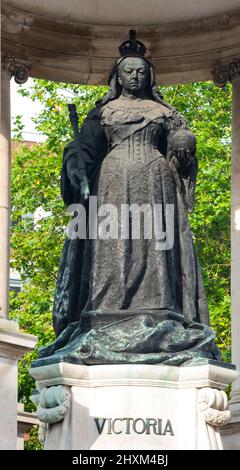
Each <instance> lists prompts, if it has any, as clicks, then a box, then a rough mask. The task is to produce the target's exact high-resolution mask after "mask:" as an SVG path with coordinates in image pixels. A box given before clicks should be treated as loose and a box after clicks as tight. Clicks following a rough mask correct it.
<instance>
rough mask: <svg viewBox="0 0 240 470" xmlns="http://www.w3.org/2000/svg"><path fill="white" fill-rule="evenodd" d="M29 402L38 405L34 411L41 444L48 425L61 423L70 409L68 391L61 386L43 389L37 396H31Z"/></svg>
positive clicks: (67, 388) (69, 394)
mask: <svg viewBox="0 0 240 470" xmlns="http://www.w3.org/2000/svg"><path fill="white" fill-rule="evenodd" d="M31 400H32V401H33V403H34V404H36V405H38V408H37V411H36V414H37V417H38V419H39V421H40V426H39V433H38V437H39V441H40V442H41V443H42V444H43V443H44V441H45V437H46V432H47V427H48V424H49V423H50V424H52V423H57V422H59V421H62V420H63V419H64V416H65V414H66V413H67V411H68V409H69V407H70V401H71V393H70V389H69V387H64V386H62V385H57V386H54V387H48V388H43V389H42V390H41V392H40V393H39V394H35V395H33V396H32V397H31Z"/></svg>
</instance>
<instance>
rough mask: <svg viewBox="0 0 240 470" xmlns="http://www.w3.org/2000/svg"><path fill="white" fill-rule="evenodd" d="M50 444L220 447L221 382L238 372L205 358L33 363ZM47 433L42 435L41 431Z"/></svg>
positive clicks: (224, 414)
mask: <svg viewBox="0 0 240 470" xmlns="http://www.w3.org/2000/svg"><path fill="white" fill-rule="evenodd" d="M30 373H31V375H32V376H33V377H34V378H35V379H36V380H37V387H38V392H37V393H36V395H34V397H33V401H34V402H35V403H38V411H37V414H38V417H39V419H40V420H41V421H42V423H43V425H42V426H41V429H40V432H41V440H43V439H44V437H45V436H46V439H45V449H78V450H79V449H81V450H86V449H115V450H118V449H167V450H169V449H221V448H222V442H221V437H220V434H219V426H222V425H224V424H226V423H227V422H228V421H229V420H230V412H229V410H228V404H227V396H226V394H225V392H224V391H223V390H224V388H225V387H226V386H227V385H228V384H229V383H231V382H233V380H235V378H236V376H237V375H238V373H237V372H236V371H235V370H234V369H233V368H231V367H227V366H226V367H220V366H217V365H211V364H208V365H202V366H195V367H184V368H179V367H173V366H166V365H165V366H164V365H163V366H159V365H100V366H82V365H77V364H67V363H58V364H50V365H46V366H42V367H34V368H32V369H31V371H30ZM44 435H45V436H44Z"/></svg>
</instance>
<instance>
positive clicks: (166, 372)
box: [30, 362, 239, 390]
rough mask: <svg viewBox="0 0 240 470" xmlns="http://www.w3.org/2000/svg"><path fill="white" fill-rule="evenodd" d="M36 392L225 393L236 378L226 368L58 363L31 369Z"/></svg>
mask: <svg viewBox="0 0 240 470" xmlns="http://www.w3.org/2000/svg"><path fill="white" fill-rule="evenodd" d="M30 374H31V375H32V377H34V379H35V380H36V381H37V385H38V388H39V389H40V390H41V389H42V388H44V387H51V386H53V385H67V386H76V387H89V388H93V387H119V386H146V387H163V388H172V389H185V388H202V387H212V388H216V389H219V390H224V389H225V388H226V386H227V385H228V384H230V383H232V382H233V381H234V380H235V379H236V378H237V376H238V374H239V373H238V372H237V371H236V370H233V369H231V368H229V367H223V366H217V365H212V364H207V365H199V366H194V367H174V366H167V365H148V364H146V365H139V364H134V365H132V364H129V365H125V364H124V365H98V366H84V365H76V364H68V363H66V362H60V363H56V364H50V365H46V366H40V367H34V368H32V369H30Z"/></svg>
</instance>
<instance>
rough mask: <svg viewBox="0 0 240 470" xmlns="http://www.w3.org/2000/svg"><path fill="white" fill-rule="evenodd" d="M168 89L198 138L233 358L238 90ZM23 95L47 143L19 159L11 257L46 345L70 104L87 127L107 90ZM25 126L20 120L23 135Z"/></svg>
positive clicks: (222, 342)
mask: <svg viewBox="0 0 240 470" xmlns="http://www.w3.org/2000/svg"><path fill="white" fill-rule="evenodd" d="M162 91H163V93H164V99H165V100H166V101H167V102H169V103H170V104H172V105H173V106H175V107H176V108H177V109H178V110H179V111H180V112H181V113H182V114H183V115H184V116H185V117H186V118H187V119H188V121H189V127H190V129H191V130H192V131H193V132H194V133H195V134H196V136H197V140H198V158H199V176H198V186H197V198H196V208H195V212H194V213H193V215H192V216H191V225H192V230H193V233H194V236H195V244H196V249H197V254H198V257H199V260H200V264H201V267H202V272H203V276H204V282H205V286H206V291H207V297H208V303H209V307H210V313H211V324H212V327H213V328H214V329H215V331H216V333H217V338H218V340H217V341H218V345H219V347H220V348H221V350H222V352H223V357H224V358H225V359H226V360H230V331H229V325H230V296H229V277H230V233H229V232H230V139H231V88H230V86H228V87H226V88H225V89H224V90H220V89H217V88H216V87H214V85H213V84H212V83H210V82H206V83H195V84H187V85H178V86H169V87H162ZM20 93H21V94H22V95H23V96H28V97H30V98H31V99H32V100H33V102H36V101H37V100H38V101H39V102H40V103H41V104H42V111H41V112H40V114H39V115H38V116H37V117H36V118H35V122H36V126H37V129H38V131H39V132H40V133H42V134H44V135H45V136H46V141H45V142H44V144H34V145H32V146H26V145H21V146H20V147H19V148H18V150H17V151H16V152H15V156H14V159H13V168H12V205H13V212H12V238H11V250H12V254H11V258H12V266H13V267H14V268H15V269H17V270H18V271H19V272H20V273H21V276H22V279H23V289H22V291H21V293H19V294H17V295H16V294H14V293H12V295H11V316H12V318H17V319H18V320H19V322H20V327H21V329H22V330H24V331H26V332H28V333H32V334H34V335H36V336H38V340H39V343H38V346H37V347H39V346H40V345H42V344H47V343H49V342H51V341H52V340H53V338H54V333H53V330H52V326H51V311H52V305H53V296H54V288H55V283H56V277H57V271H58V266H59V261H60V255H61V249H62V244H63V240H64V237H65V226H66V224H67V221H68V218H67V217H66V214H65V209H64V205H63V202H62V200H61V197H60V190H59V174H60V168H61V160H62V151H63V148H64V145H65V144H66V142H67V141H69V140H71V139H72V131H71V127H70V124H69V119H68V110H67V102H74V103H76V105H77V108H78V113H79V120H80V124H81V123H82V121H83V119H84V118H85V116H86V114H87V112H88V111H89V110H90V109H92V108H93V107H94V103H95V101H96V100H97V99H99V98H100V97H101V96H102V95H103V94H104V93H106V88H105V87H93V86H79V85H69V84H62V83H54V82H49V81H47V82H46V81H43V80H34V82H33V85H32V88H31V89H30V90H29V89H26V88H24V87H20ZM33 106H34V105H33ZM21 131H22V127H21V119H20V117H18V118H17V121H16V133H17V136H18V137H20V135H21ZM39 208H41V209H42V211H44V212H42V214H40V215H39V218H38V220H37V219H36V217H35V219H34V218H33V217H32V216H31V214H34V213H35V212H36V211H39ZM35 356H36V352H32V353H30V354H28V355H27V356H25V357H24V358H23V360H22V361H21V363H20V366H19V399H20V401H21V402H23V403H24V404H25V408H26V409H27V410H29V411H30V410H32V409H33V408H34V407H33V405H32V403H31V401H30V400H29V396H30V395H31V393H32V390H33V388H34V383H33V380H32V379H31V378H30V377H29V374H28V368H29V365H30V363H31V361H32V359H33V357H35ZM32 442H33V441H31V442H30V443H28V448H31V445H33V444H32ZM34 448H35V447H34Z"/></svg>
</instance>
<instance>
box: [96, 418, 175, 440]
mask: <svg viewBox="0 0 240 470" xmlns="http://www.w3.org/2000/svg"><path fill="white" fill-rule="evenodd" d="M94 421H95V424H96V427H97V431H98V434H102V432H103V431H104V432H105V433H106V434H134V433H135V434H156V435H158V436H166V435H169V436H174V432H173V428H172V424H171V421H170V419H168V420H166V421H164V420H162V419H159V418H158V419H155V418H145V419H143V418H94Z"/></svg>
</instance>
